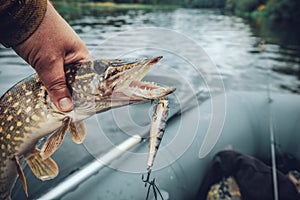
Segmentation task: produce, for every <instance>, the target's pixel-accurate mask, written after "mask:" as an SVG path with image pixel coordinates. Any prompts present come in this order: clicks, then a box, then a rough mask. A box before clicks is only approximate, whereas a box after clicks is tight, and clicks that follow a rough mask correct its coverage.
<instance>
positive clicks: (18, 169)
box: [14, 156, 28, 197]
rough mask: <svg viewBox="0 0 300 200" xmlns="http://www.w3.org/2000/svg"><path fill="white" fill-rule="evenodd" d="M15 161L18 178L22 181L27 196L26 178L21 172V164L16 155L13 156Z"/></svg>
mask: <svg viewBox="0 0 300 200" xmlns="http://www.w3.org/2000/svg"><path fill="white" fill-rule="evenodd" d="M14 160H15V162H16V166H17V171H18V174H19V179H20V181H21V183H22V186H23V189H24V191H25V194H26V196H27V197H28V190H27V183H26V178H25V175H24V172H23V169H22V167H21V164H20V161H19V158H18V157H17V156H15V159H14Z"/></svg>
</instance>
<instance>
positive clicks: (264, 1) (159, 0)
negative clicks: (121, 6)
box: [53, 0, 300, 21]
mask: <svg viewBox="0 0 300 200" xmlns="http://www.w3.org/2000/svg"><path fill="white" fill-rule="evenodd" d="M53 1H63V2H113V3H129V4H131V3H135V4H152V5H159V4H164V5H178V6H182V7H188V8H220V9H224V10H225V11H227V12H232V13H234V14H236V15H240V16H251V15H252V16H255V15H259V16H260V17H268V18H272V19H276V20H292V21H300V9H299V8H300V0H53Z"/></svg>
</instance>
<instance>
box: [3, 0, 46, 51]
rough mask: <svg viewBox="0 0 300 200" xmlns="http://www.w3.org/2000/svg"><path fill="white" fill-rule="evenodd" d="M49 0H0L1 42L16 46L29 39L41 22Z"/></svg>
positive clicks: (7, 45) (5, 44) (8, 45)
mask: <svg viewBox="0 0 300 200" xmlns="http://www.w3.org/2000/svg"><path fill="white" fill-rule="evenodd" d="M46 9H47V0H0V19H1V23H0V42H1V44H3V45H4V46H5V47H14V46H17V45H18V44H21V43H22V42H24V41H25V40H26V39H28V38H29V37H30V36H31V34H32V33H34V31H35V30H36V29H37V28H38V26H39V25H40V24H41V22H42V20H43V18H44V16H45V13H46Z"/></svg>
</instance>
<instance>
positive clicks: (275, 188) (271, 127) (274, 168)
mask: <svg viewBox="0 0 300 200" xmlns="http://www.w3.org/2000/svg"><path fill="white" fill-rule="evenodd" d="M259 46H260V48H259V52H260V53H262V52H263V51H264V47H265V42H264V40H262V41H261V42H260V44H259ZM270 76H271V69H268V74H267V83H268V84H267V103H268V123H269V130H270V148H271V161H272V178H273V194H274V200H279V197H278V182H277V164H276V141H275V133H274V125H273V118H272V102H273V99H272V96H271V88H270Z"/></svg>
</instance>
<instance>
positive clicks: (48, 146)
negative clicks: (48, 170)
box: [41, 117, 71, 159]
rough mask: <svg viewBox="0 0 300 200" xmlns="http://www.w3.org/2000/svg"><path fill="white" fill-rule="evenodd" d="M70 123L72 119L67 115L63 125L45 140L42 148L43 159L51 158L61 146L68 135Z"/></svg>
mask: <svg viewBox="0 0 300 200" xmlns="http://www.w3.org/2000/svg"><path fill="white" fill-rule="evenodd" d="M70 123H71V119H70V118H69V117H66V118H65V119H64V121H63V125H62V126H61V127H60V128H59V129H57V130H56V132H55V133H53V134H52V135H51V136H50V138H49V139H48V140H47V141H46V142H45V144H44V146H43V148H42V149H41V157H42V158H43V159H47V158H49V157H50V156H51V155H52V154H53V153H54V152H55V151H56V150H57V149H58V148H59V147H60V145H61V144H62V142H63V140H64V138H65V136H66V133H67V130H68V128H69V125H70Z"/></svg>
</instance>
